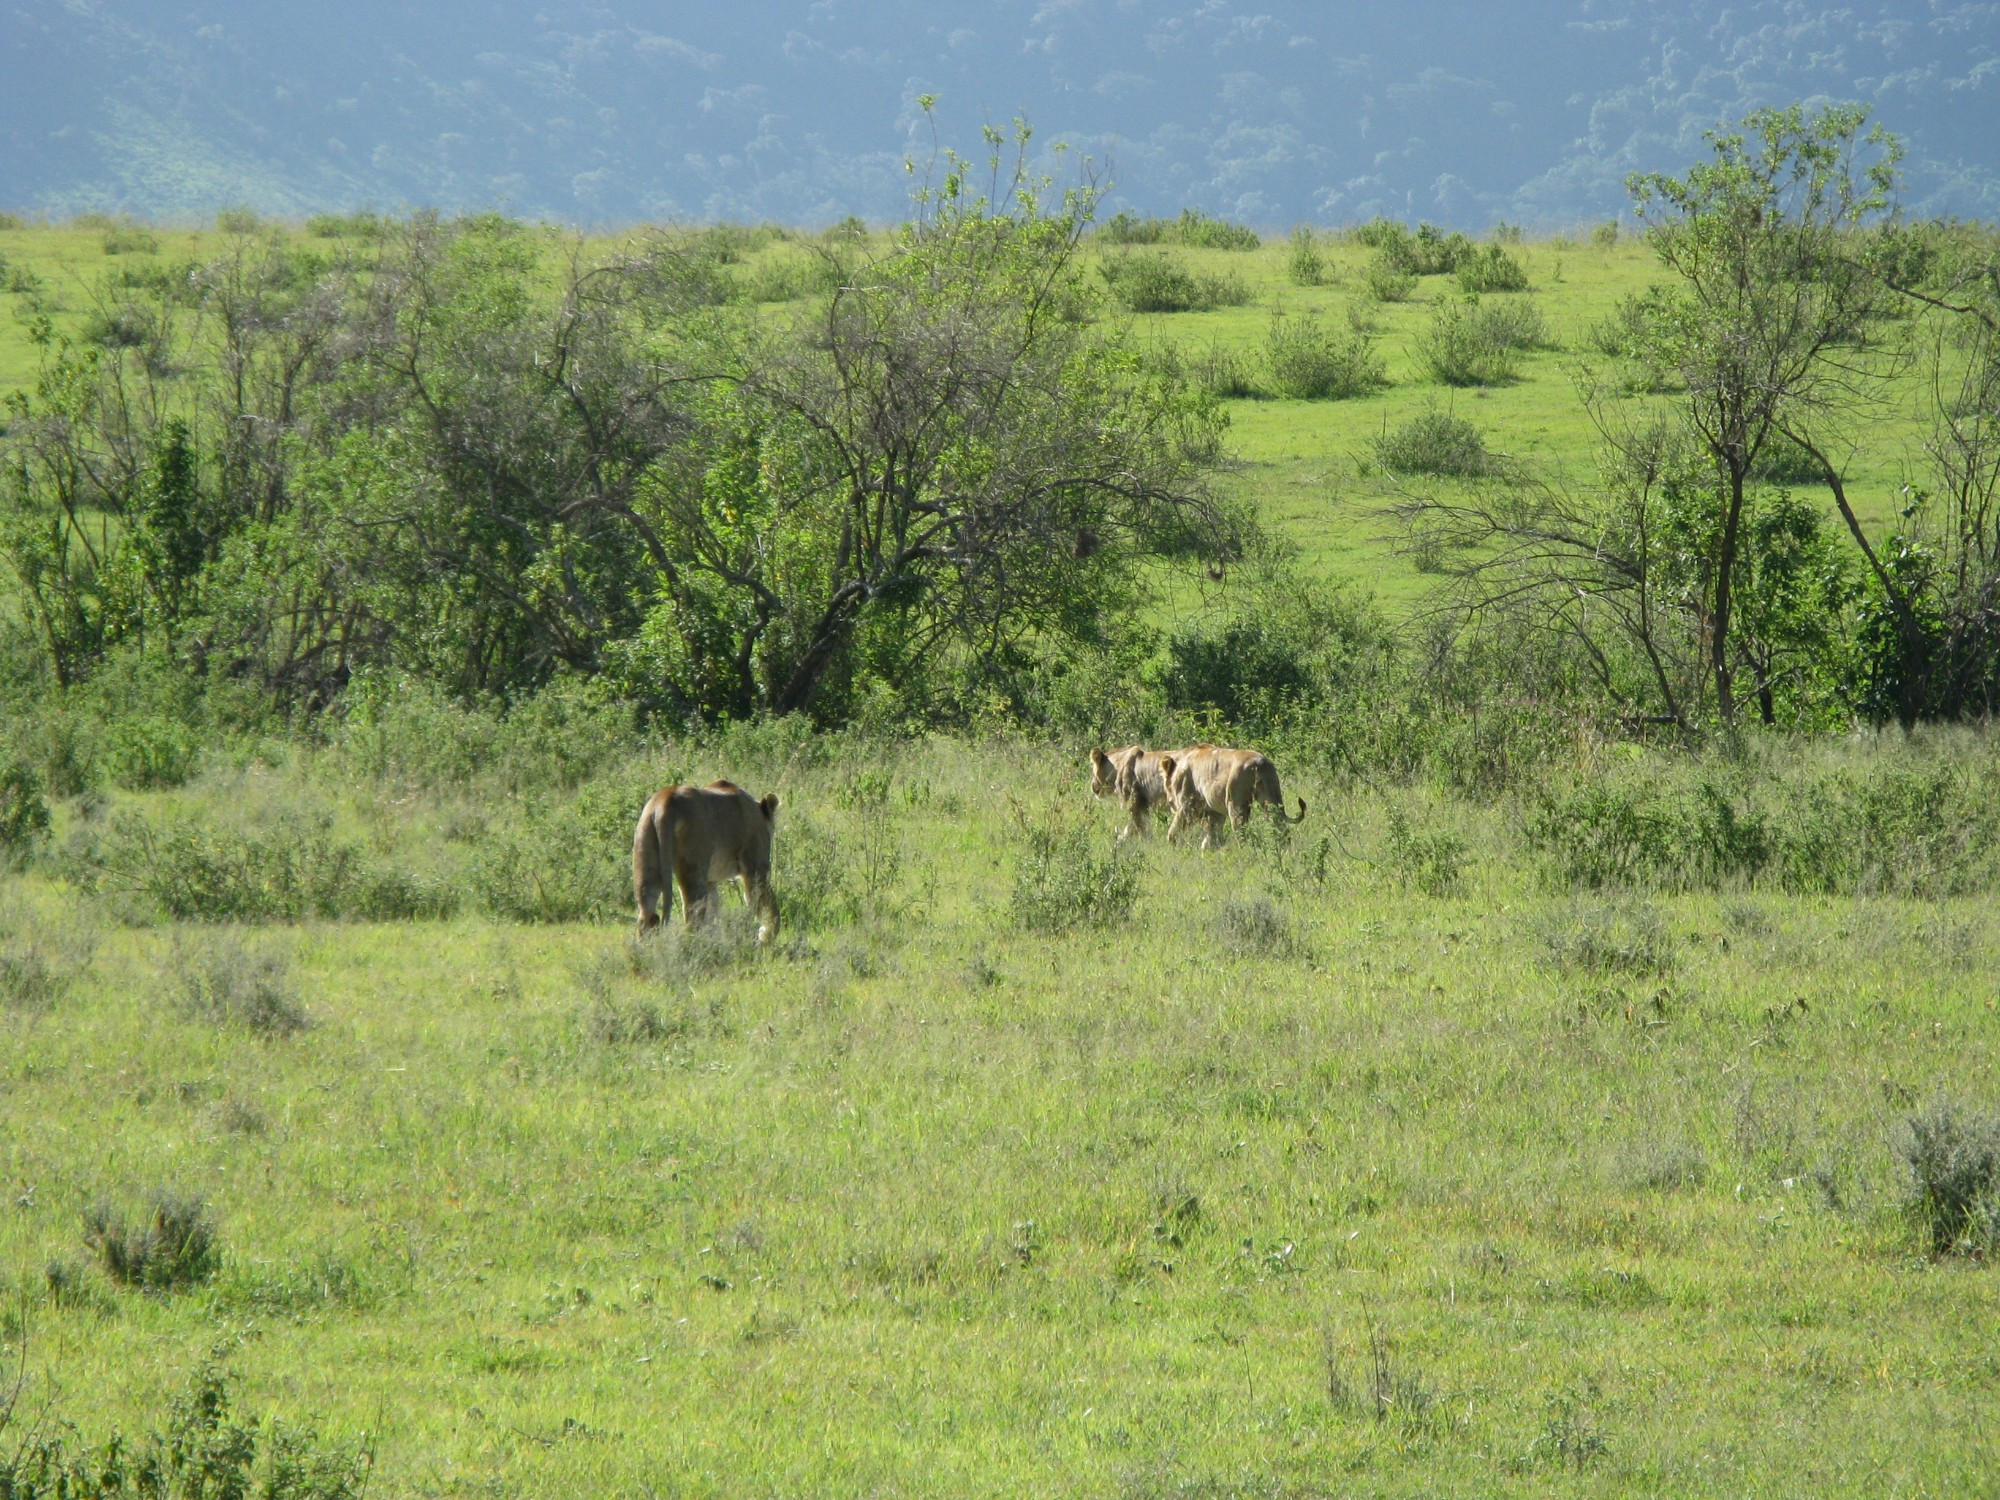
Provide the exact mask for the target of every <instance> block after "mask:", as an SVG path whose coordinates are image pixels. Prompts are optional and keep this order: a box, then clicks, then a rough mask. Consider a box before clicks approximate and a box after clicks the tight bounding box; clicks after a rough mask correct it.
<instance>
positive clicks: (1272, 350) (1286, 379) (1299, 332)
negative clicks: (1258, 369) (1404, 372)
mask: <svg viewBox="0 0 2000 1500" xmlns="http://www.w3.org/2000/svg"><path fill="white" fill-rule="evenodd" d="M1264 347H1265V358H1266V360H1267V361H1268V362H1269V365H1270V369H1271V381H1272V383H1273V384H1274V385H1275V386H1276V387H1277V389H1278V391H1279V393H1280V394H1281V395H1285V396H1290V397H1292V398H1293V399H1294V400H1299V401H1341V400H1346V399H1348V398H1350V397H1354V396H1365V395H1367V394H1369V393H1370V392H1371V391H1376V390H1380V389H1381V388H1382V387H1383V386H1385V385H1387V384H1388V383H1389V375H1388V371H1387V369H1386V368H1385V367H1384V365H1383V363H1382V360H1381V359H1380V357H1379V356H1377V355H1376V353H1375V351H1374V347H1373V346H1372V345H1371V344H1370V343H1369V341H1368V339H1367V338H1366V337H1365V336H1364V335H1362V334H1359V333H1346V334H1343V333H1340V332H1338V331H1337V330H1334V329H1330V328H1328V327H1327V326H1326V325H1325V324H1323V323H1321V322H1320V320H1319V316H1318V314H1316V313H1299V314H1296V315H1295V316H1292V317H1286V316H1285V315H1284V314H1282V313H1280V314H1277V315H1275V316H1273V317H1272V319H1271V329H1270V332H1269V333H1268V334H1267V335H1266V337H1265V346H1264Z"/></svg>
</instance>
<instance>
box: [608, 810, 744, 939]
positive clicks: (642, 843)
mask: <svg viewBox="0 0 2000 1500" xmlns="http://www.w3.org/2000/svg"><path fill="white" fill-rule="evenodd" d="M777 812H778V794H777V793H776V792H773V793H772V794H771V795H770V796H768V797H766V798H765V799H764V800H763V801H762V802H759V801H758V800H757V799H756V798H754V797H752V796H751V795H750V794H749V793H748V792H746V791H744V790H743V789H742V788H741V787H739V786H736V785H733V784H732V783H730V782H727V781H712V782H710V783H709V784H708V785H707V786H670V787H666V788H664V789H663V790H661V791H657V792H655V793H653V795H652V796H651V797H650V798H648V799H647V802H646V805H645V807H643V808H641V809H640V811H639V826H638V828H636V829H635V830H634V831H633V833H632V897H633V899H634V900H635V901H637V902H638V903H639V935H640V936H641V937H644V936H645V935H646V934H647V933H649V932H651V931H652V930H653V929H654V928H655V927H657V926H659V925H660V921H661V919H662V918H663V917H667V916H671V915H672V914H673V902H674V898H673V893H672V892H671V891H670V890H669V889H668V887H667V881H668V880H669V879H674V880H677V881H679V882H680V887H681V906H682V908H683V909H684V910H685V911H686V913H687V921H688V925H689V926H693V925H694V924H695V923H696V922H701V921H705V920H707V918H709V917H710V916H712V915H714V913H715V903H716V894H715V892H714V890H713V888H712V887H711V884H710V882H712V881H730V880H736V881H740V882H742V886H743V900H744V901H745V903H746V904H748V905H749V906H751V907H752V908H754V909H755V910H756V912H757V915H758V917H759V918H761V920H760V921H759V922H758V924H757V941H758V942H760V943H761V942H764V941H765V940H767V939H769V938H773V937H776V936H777V934H778V898H777V897H776V896H774V895H772V894H771V830H772V825H773V823H774V822H775V820H776V817H777Z"/></svg>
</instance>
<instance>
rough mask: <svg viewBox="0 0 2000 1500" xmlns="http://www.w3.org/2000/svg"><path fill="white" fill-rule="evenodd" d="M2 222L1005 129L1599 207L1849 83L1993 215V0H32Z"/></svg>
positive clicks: (600, 206) (1188, 164)
mask: <svg viewBox="0 0 2000 1500" xmlns="http://www.w3.org/2000/svg"><path fill="white" fill-rule="evenodd" d="M0 83H4V87H0V206H6V207H10V208H14V209H17V210H18V209H29V210H45V211H50V212H63V211H72V210H77V209H83V208H99V209H129V210H132V211H135V212H140V213H145V214H151V215H188V214H205V213H207V212H209V211H212V210H213V209H214V208H216V207H218V206H220V205H224V204H230V203H238V202H248V203H250V204H252V205H253V206H255V207H257V208H259V209H263V210H266V211H276V212H298V211H301V210H304V209H308V208H334V207H350V206H359V205H363V204H373V205H375V206H378V207H382V208H397V207H401V206H407V205H415V204H436V205H440V206H443V207H462V206H475V205H476V206H486V205H494V204H498V205H501V206H504V207H506V208H509V209H511V210H514V211H517V212H521V213H528V214H536V215H547V216H551V217H556V218H560V219H566V220H579V221H584V222H604V221H615V220H620V219H630V218H637V217H659V216H664V215H684V216H688V217H696V218H709V217H719V216H728V217H736V218H762V217H771V218H778V219H783V220H788V221H806V222H810V221H814V220H824V219H830V218H833V217H838V216H840V215H842V214H846V213H850V212H854V213H860V214H863V215H866V216H869V217H874V218H887V217H892V216H895V215H896V214H897V213H898V212H899V211H900V209H901V206H902V204H903V202H904V201H905V200H904V194H905V192H906V187H907V178H906V175H905V173H904V170H903V163H904V161H905V159H906V158H907V157H909V156H911V155H912V154H915V155H917V156H919V157H922V156H925V155H927V154H928V153H929V150H930V145H931V135H930V132H929V129H928V128H927V127H926V126H925V124H924V122H923V120H922V117H921V112H920V111H919V110H918V109H917V108H916V106H915V104H914V102H913V101H914V100H915V98H916V96H918V95H919V94H923V93H935V94H936V95H938V96H939V101H940V102H939V107H938V118H939V120H940V122H941V125H942V134H943V136H944V138H945V139H946V140H947V141H949V142H952V143H961V144H962V143H965V142H968V141H972V140H975V139H976V131H977V128H978V126H979V125H980V124H981V123H983V122H986V121H999V122H1004V121H1006V120H1007V119H1009V118H1010V117H1011V116H1013V115H1015V114H1016V113H1025V114H1026V115H1027V116H1028V117H1029V118H1031V119H1032V120H1033V121H1034V122H1035V124H1036V126H1037V127H1038V130H1039V132H1040V134H1041V136H1042V137H1043V138H1044V139H1051V140H1052V139H1055V138H1058V137H1060V138H1065V139H1068V140H1070V141H1072V142H1074V143H1075V144H1076V145H1078V146H1079V147H1081V148H1083V149H1084V150H1086V151H1087V152H1088V153H1089V154H1090V155H1091V156H1092V157H1093V158H1095V159H1097V160H1100V161H1108V162H1109V163H1110V165H1111V168H1112V171H1113V173H1114V175H1115V180H1116V193H1117V199H1118V201H1120V202H1121V203H1123V204H1125V205H1129V206H1132V207H1135V208H1138V209H1142V210H1147V211H1155V212H1158V211H1167V210H1171V209H1174V208H1178V207H1179V206H1181V205H1183V204H1185V203H1196V204H1199V205H1201V206H1204V207H1206V208H1208V209H1210V210H1212V211H1216V212H1222V213H1227V214H1231V215H1235V216H1239V217H1243V218H1247V219H1250V220H1252V221H1256V222H1259V223H1264V224H1272V225H1277V224H1283V223H1286V222H1289V221H1292V220H1294V219H1300V218H1307V217H1310V218H1313V219H1317V220H1319V221H1321V222H1339V221H1345V220H1352V219H1358V218H1362V217H1366V216H1367V215H1369V214H1371V213H1375V212H1387V213H1392V214H1399V215H1403V216H1409V217H1418V216H1421V217H1429V218H1432V219H1436V220H1439V221H1443V222H1448V223H1452V224H1458V225H1465V226H1470V227H1478V226H1481V225H1484V224H1487V223H1490V222H1491V221H1492V220H1494V219H1495V218H1499V217H1506V218H1509V219H1513V220H1517V221H1526V222H1528V223H1529V224H1531V225H1537V224H1539V225H1550V224H1560V223H1563V222H1567V221H1571V220H1575V219H1579V218H1583V217H1592V216H1601V215H1605V214H1609V213H1612V212H1614V211H1616V210H1617V209H1618V208H1620V207H1621V206H1622V205H1623V203H1624V194H1623V191H1622V189H1621V188H1620V186H1619V183H1620V179H1621V178H1622V176H1623V174H1624V173H1625V172H1627V171H1629V170H1631V169H1632V168H1633V167H1635V166H1654V165H1659V166H1669V167H1679V166H1682V165H1684V164H1685V163H1686V162H1687V160H1688V159H1689V158H1690V156H1691V154H1692V153H1693V152H1695V151H1697V150H1698V149H1699V145H1700V132H1701V131H1702V129H1703V128H1705V127H1707V126H1709V125H1712V124H1714V123H1716V122H1717V121H1720V120H1731V119H1734V118H1736V117H1738V116H1740V115H1741V113H1742V112H1743V111H1744V110H1745V109H1747V108H1749V107H1751V106H1754V105H1757V104H1761V103H1783V102H1787V101H1790V100H1792V99H1814V98H1859V99H1864V100H1868V101H1870V102H1872V103H1873V104H1874V105H1875V106H1876V108H1877V111H1878V114H1879V115H1880V117H1881V118H1882V119H1883V120H1885V121H1886V122H1887V123H1888V124H1889V125H1890V127H1891V128H1892V129H1895V130H1896V131H1898V132H1899V133H1900V134H1902V135H1903V137H1904V138H1905V139H1906V141H1908V142H1909V144H1910V146H1911V148H1912V150H1911V172H1910V187H1911V190H1910V195H1909V196H1910V200H1911V202H1912V204H1913V206H1915V207H1918V208H1921V209H1923V210H1925V211H1931V212H1948V213H1956V214H1961V215H1968V216H1973V215H1976V216H1992V215H1994V214H1996V213H2000V98H1996V90H2000V6H1996V5H1993V4H1950V3H1933V4H1929V5H1924V4H1913V3H1903V4H1881V3H1874V4H1855V5H1848V6H1842V7H1838V8H1836V7H1815V6H1811V5H1800V4H1796V3H1771V0H1765V3H1752V4H1747V5H1741V4H1739V5H1725V4H1722V3H1719V0H1696V3H1691V4H1690V3H1664V0H1566V3H1562V4H1554V5H1529V4H1524V3H1520V0H1515V3H1513V4H1511V5H1494V4H1492V3H1490V0H1489V3H1474V0H1420V3H1415V4H1409V5H1398V6H1389V5H1330V4H1311V3H1303V0H1251V3H1237V0H1202V3H1191V0H983V3H976V4H961V5H937V4H916V3H912V0H872V3H869V4H865V5H864V4H860V3H857V0H745V3H740V4H734V5H729V6H710V5H701V6H688V5H682V6H665V5H660V4H657V3H654V4H646V3H641V0H548V3H546V4H544V5H542V6H540V7H539V8H534V9H531V8H528V7H513V6H503V5H490V4H488V5H472V4H467V3H465V0H437V3H433V4H431V5H427V6H421V7H412V6H406V5H403V4H400V3H396V4H392V3H388V0H352V3H349V4H346V5H342V6H338V7H319V6H312V7H308V6H289V5H287V6H272V5H268V4H254V3H251V0H16V3H15V4H14V5H13V6H12V7H11V8H9V9H8V10H7V11H6V12H5V13H4V15H0Z"/></svg>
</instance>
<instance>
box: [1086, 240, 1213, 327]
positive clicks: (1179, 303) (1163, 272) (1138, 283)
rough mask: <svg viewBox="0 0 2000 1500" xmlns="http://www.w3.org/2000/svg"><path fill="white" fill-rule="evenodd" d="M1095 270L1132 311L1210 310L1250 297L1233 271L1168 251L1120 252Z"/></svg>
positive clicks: (1127, 308) (1121, 302)
mask: <svg viewBox="0 0 2000 1500" xmlns="http://www.w3.org/2000/svg"><path fill="white" fill-rule="evenodd" d="M1098 271H1099V272H1100V274H1102V275H1103V277H1104V279H1105V281H1106V282H1107V283H1109V285H1110V287H1111V294H1112V296H1114V297H1116V298H1117V299H1118V302H1119V303H1120V305H1122V306H1123V307H1124V308H1126V310H1127V311H1130V312H1135V313H1148V312H1213V311H1214V310H1215V309H1216V308H1218V307H1241V306H1243V305H1244V304H1245V303H1246V302H1248V301H1249V300H1250V288H1249V287H1248V286H1247V285H1245V283H1244V281H1243V278H1242V277H1241V276H1238V275H1237V274H1236V273H1235V272H1233V271H1232V272H1229V273H1227V274H1224V275H1219V276H1217V275H1210V274H1208V273H1207V272H1203V271H1196V270H1193V269H1191V268H1189V267H1188V266H1186V265H1184V264H1182V263H1181V262H1180V261H1178V260H1175V259H1174V258H1173V257H1172V256H1169V255H1160V254H1152V255H1127V256H1121V257H1119V258H1117V259H1115V260H1107V261H1105V262H1104V263H1103V264H1102V265H1100V266H1099V267H1098Z"/></svg>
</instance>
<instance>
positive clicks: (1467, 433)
mask: <svg viewBox="0 0 2000 1500" xmlns="http://www.w3.org/2000/svg"><path fill="white" fill-rule="evenodd" d="M1369 447H1370V449H1371V450H1372V451H1373V453H1374V455H1375V461H1376V462H1377V463H1379V464H1380V465H1381V466H1382V467H1383V468H1385V469H1387V470H1388V471H1389V472H1390V473H1392V474H1431V475H1436V476H1439V477H1441V478H1448V479H1480V478H1484V477H1485V476H1487V475H1489V474H1492V473H1493V472H1495V470H1496V469H1497V468H1498V467H1499V465H1498V463H1497V461H1496V460H1495V459H1494V457H1493V455H1492V454H1491V453H1490V452H1488V451H1487V448H1486V439H1485V438H1483V437H1481V436H1480V433H1479V429H1478V428H1477V427H1476V426H1474V425H1473V424H1472V423H1471V422H1470V421H1468V420H1466V419H1465V418H1464V417H1457V416H1453V415H1452V414H1451V413H1450V412H1449V411H1447V410H1445V409H1444V408H1442V407H1440V406H1439V405H1438V404H1437V403H1436V402H1434V401H1427V402H1425V403H1424V405H1423V406H1422V407H1421V408H1419V410H1418V412H1417V414H1416V415H1415V416H1414V417H1411V418H1410V420H1409V421H1407V422H1404V423H1402V424H1401V425H1399V426H1397V427H1396V428H1394V429H1393V430H1391V431H1387V432H1384V433H1382V434H1381V435H1380V436H1379V437H1377V438H1375V439H1374V441H1373V442H1371V443H1370V444H1369Z"/></svg>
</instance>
